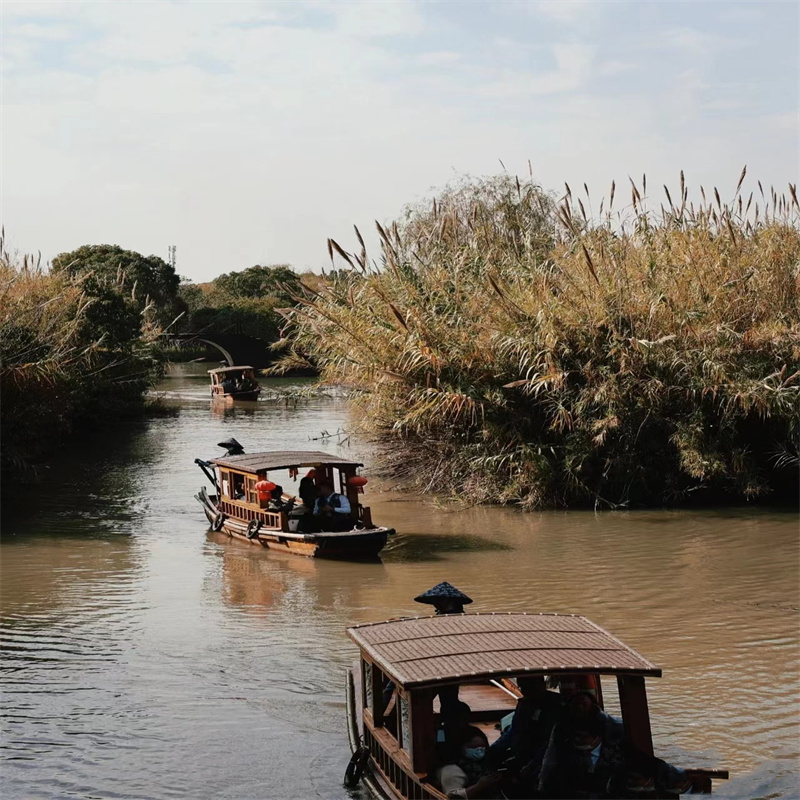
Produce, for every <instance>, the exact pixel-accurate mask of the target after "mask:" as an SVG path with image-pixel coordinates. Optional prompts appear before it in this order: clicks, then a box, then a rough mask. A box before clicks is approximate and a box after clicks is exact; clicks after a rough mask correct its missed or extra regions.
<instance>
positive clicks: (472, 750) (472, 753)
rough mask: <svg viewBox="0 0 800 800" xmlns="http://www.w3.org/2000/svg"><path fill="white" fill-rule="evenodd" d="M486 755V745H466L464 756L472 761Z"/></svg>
mask: <svg viewBox="0 0 800 800" xmlns="http://www.w3.org/2000/svg"><path fill="white" fill-rule="evenodd" d="M485 755H486V748H485V747H465V748H464V758H467V759H469V760H470V761H480V760H481V759H482V758H483V757H484V756H485Z"/></svg>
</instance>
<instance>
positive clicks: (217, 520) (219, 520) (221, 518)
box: [211, 511, 225, 531]
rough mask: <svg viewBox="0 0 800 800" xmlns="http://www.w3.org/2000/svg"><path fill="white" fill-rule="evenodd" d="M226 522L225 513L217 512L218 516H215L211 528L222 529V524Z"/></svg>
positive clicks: (213, 529) (214, 529)
mask: <svg viewBox="0 0 800 800" xmlns="http://www.w3.org/2000/svg"><path fill="white" fill-rule="evenodd" d="M224 524H225V515H224V514H223V513H222V512H221V511H218V512H217V516H216V517H214V521H213V522H212V523H211V530H212V531H221V530H222V526H223V525H224Z"/></svg>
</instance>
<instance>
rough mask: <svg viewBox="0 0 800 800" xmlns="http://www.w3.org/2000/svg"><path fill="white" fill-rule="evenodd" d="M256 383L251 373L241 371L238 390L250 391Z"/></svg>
mask: <svg viewBox="0 0 800 800" xmlns="http://www.w3.org/2000/svg"><path fill="white" fill-rule="evenodd" d="M257 386H258V384H257V383H256V382H255V380H253V377H252V375H251V373H249V372H243V373H242V377H241V378H240V379H239V391H240V392H251V391H253V389H255V388H256V387H257Z"/></svg>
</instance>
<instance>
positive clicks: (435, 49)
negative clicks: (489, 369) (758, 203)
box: [2, 2, 797, 279]
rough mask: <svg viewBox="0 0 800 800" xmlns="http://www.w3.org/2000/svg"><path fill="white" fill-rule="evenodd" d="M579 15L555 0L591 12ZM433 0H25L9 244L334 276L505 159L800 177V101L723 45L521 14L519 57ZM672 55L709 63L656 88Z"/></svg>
mask: <svg viewBox="0 0 800 800" xmlns="http://www.w3.org/2000/svg"><path fill="white" fill-rule="evenodd" d="M561 5H562V4H559V6H561ZM567 5H569V8H570V10H569V11H568V12H567V11H563V10H555V9H553V8H550V9H543V8H542V9H538V11H540V12H541V13H545V14H547V13H549V15H550V17H551V18H555V17H558V15H559V14H560V15H561V18H562V20H564V21H568V20H567V19H566V18H567V17H568V16H569V15H573V16H577V11H576V7H577V4H572V3H569V4H567ZM604 5H605V4H600V6H601V9H602V7H604ZM470 8H472V7H470ZM508 8H514V9H515V8H516V6H514V5H509V6H508ZM426 9H428V11H426ZM429 10H430V9H429V7H428V6H426V4H424V3H423V4H417V3H410V2H409V3H392V4H385V3H382V2H363V3H347V4H341V3H300V2H296V3H261V2H259V3H255V2H254V3H222V2H220V3H205V2H202V3H200V2H198V3H171V2H158V3H141V2H127V3H126V2H113V3H54V4H49V5H48V4H39V3H21V4H10V3H5V4H4V5H3V9H2V12H3V22H4V32H3V42H2V44H3V47H4V58H5V61H6V62H8V61H9V60H11V61H12V62H13V63H12V70H11V71H7V72H6V77H5V78H4V84H3V103H4V108H3V119H2V134H3V151H2V156H3V187H2V188H3V195H2V199H3V208H2V212H3V214H2V216H3V221H4V222H5V225H6V230H7V232H8V233H9V235H10V236H11V238H12V239H13V240H14V244H16V245H17V246H19V247H20V248H22V249H31V250H36V249H39V248H41V249H42V250H43V252H44V253H45V255H46V256H52V255H54V254H55V253H57V252H60V251H62V250H66V249H71V248H73V247H76V246H78V245H80V244H85V243H90V242H111V243H119V244H121V245H123V246H125V247H130V248H133V249H136V250H141V251H144V252H148V253H149V252H156V253H161V254H164V253H166V247H167V245H169V244H177V245H178V259H179V269H180V271H181V272H182V273H184V274H189V275H191V276H193V277H195V278H197V279H207V278H210V277H213V276H214V275H216V274H218V273H219V272H221V271H229V270H231V269H239V268H243V267H245V266H249V265H251V264H253V263H256V262H262V263H263V262H265V261H267V262H281V261H287V262H291V263H294V264H296V265H297V266H299V267H306V266H312V267H318V266H321V265H323V264H325V262H326V258H327V256H326V250H325V240H326V238H327V237H328V236H334V237H336V238H338V239H341V240H342V243H343V244H347V242H348V241H349V237H350V236H351V235H352V234H351V232H352V225H353V224H354V223H356V224H358V225H359V227H360V228H362V230H370V229H371V228H372V221H373V220H374V219H375V218H379V219H382V220H386V219H387V218H391V217H393V216H394V215H396V214H397V213H398V212H399V210H400V209H401V207H402V206H403V205H404V204H405V203H407V202H410V201H414V200H415V199H418V198H420V197H421V196H423V195H425V194H426V193H427V192H428V190H429V188H430V187H432V186H436V185H441V184H443V183H444V182H446V181H447V180H448V179H450V178H451V177H452V176H453V175H454V173H464V172H469V173H476V174H480V173H487V172H495V171H497V170H498V168H499V166H498V158H501V159H502V160H503V161H504V163H505V164H506V166H507V167H508V169H509V170H510V171H512V172H513V171H515V170H519V171H522V172H524V171H526V169H527V167H526V163H527V159H528V158H530V159H531V160H532V161H533V164H534V170H535V174H536V177H537V178H538V179H539V180H541V181H542V182H543V183H545V184H546V185H548V186H554V187H560V186H562V185H563V182H564V180H568V181H569V182H570V183H571V184H573V183H577V184H580V183H582V182H583V181H586V182H588V183H589V184H590V188H591V189H592V191H593V193H597V194H600V193H602V191H604V190H605V189H606V188H607V186H608V184H609V183H610V181H611V179H612V178H614V177H616V178H617V180H618V183H619V182H620V181H621V180H624V177H625V176H626V175H627V174H629V173H630V174H640V173H641V172H643V171H647V172H648V175H649V178H650V179H651V181H652V182H653V185H656V182H657V181H659V180H660V181H661V182H665V181H669V182H673V179H674V177H675V176H676V175H677V173H678V171H679V170H680V169H681V168H685V169H686V170H687V175H693V176H695V180H696V181H697V182H701V181H703V182H705V183H707V184H711V183H714V182H715V181H724V180H727V179H728V175H729V174H731V175H732V178H731V180H733V181H734V182H735V179H736V177H738V171H739V170H740V169H741V165H742V164H743V163H745V162H747V163H748V164H749V165H750V168H749V174H750V175H754V176H760V177H762V178H763V179H764V181H765V182H767V183H771V182H775V183H781V181H783V180H784V176H787V173H790V174H789V176H788V177H786V180H788V179H792V180H796V172H797V149H796V137H797V120H796V117H793V116H792V114H791V113H789V112H790V111H791V109H792V108H794V107H795V106H785V105H784V106H780V107H768V108H763V109H760V110H759V111H753V110H751V109H750V108H749V107H748V98H752V97H753V96H754V95H753V92H754V91H757V89H755V90H754V89H752V88H749V85H745V84H743V83H742V82H741V81H740V82H738V83H737V82H736V78H735V77H734V76H731V77H730V78H726V79H727V80H729V81H731V82H732V83H731V86H730V87H727V88H726V92H725V93H721V91H720V86H721V85H720V83H719V79H716V78H714V77H713V75H712V74H711V73H709V71H708V70H707V68H706V63H705V60H704V59H697V58H694V57H693V56H691V52H693V51H692V48H697V47H701V46H703V47H705V44H704V39H703V38H702V37H703V35H708V36H711V37H712V40H713V41H718V40H715V39H714V37H715V36H721V34H717V33H716V32H714V31H711V32H705V33H704V32H703V31H700V36H699V37H698V36H696V35H694V34H687V33H686V31H685V30H683V29H679V28H676V27H675V26H672V27H671V28H668V34H667V38H666V40H665V39H664V38H661V39H660V40H659V41H660V43H661V45H660V46H661V47H662V49H660V50H657V51H656V54H655V55H653V54H652V53H649V52H648V51H647V50H646V49H644V48H643V49H641V50H637V51H635V52H631V50H630V48H629V47H626V46H625V42H623V39H624V37H623V39H620V40H619V41H618V40H616V39H612V40H610V41H605V42H604V43H603V44H602V46H601V45H599V44H598V43H597V37H596V36H595V35H594V34H592V35H588V34H587V35H586V36H585V37H583V38H581V37H578V36H577V35H576V34H575V33H574V32H571V31H564V36H563V37H562V38H561V39H560V40H558V41H556V42H553V41H551V40H545V39H544V38H543V37H542V36H541V35H540V34H539V26H538V24H537V23H536V22H535V21H532V17H533V16H534V15H531V14H520V15H519V24H518V25H517V26H516V27H515V29H514V30H513V31H512V33H513V36H514V38H513V39H510V40H509V41H507V42H506V43H505V44H502V45H501V46H498V44H497V37H499V36H505V37H506V38H507V39H508V38H509V37H508V36H507V35H506V34H505V33H503V32H502V31H501V30H499V29H498V30H497V31H494V30H493V31H488V30H486V31H484V30H482V29H476V28H474V27H473V28H470V27H468V26H467V23H466V22H465V23H464V26H465V27H462V28H460V27H459V26H458V25H457V24H456V23H455V22H453V21H452V20H450V21H446V22H443V20H442V18H441V17H437V16H436V15H432V14H430V13H428V12H429ZM591 13H593V14H594V15H595V16H597V17H598V19H599V18H600V16H601V14H602V13H604V12H602V10H593V11H592V12H591ZM608 13H609V14H611V13H612V12H608ZM618 13H619V9H617V8H616V7H615V8H614V10H613V14H618ZM472 24H473V25H474V24H475V23H472ZM616 24H617V23H616V21H615V22H614V25H616ZM676 30H677V31H678V32H677V33H676V32H675V31H676ZM693 30H694V29H693ZM20 31H21V32H20ZM662 31H663V28H661V27H659V28H658V29H657V30H654V31H651V32H650V36H649V38H648V37H644V38H645V39H647V40H648V41H650V40H653V41H655V40H657V39H659V37H660V36H661V34H662ZM681 31H682V32H681ZM636 33H637V34H638V32H636ZM609 35H610V34H609ZM670 37H671V38H670ZM630 38H631V32H630V31H629V32H628V33H627V40H626V41H630ZM728 38H730V37H728ZM723 39H725V37H723ZM725 41H727V39H725ZM664 46H668V47H671V48H672V49H673V50H674V51H676V52H677V53H682V54H687V53H688V54H689V55H687V56H686V57H685V58H684V57H681V58H678V57H675V58H674V61H672V60H671V61H670V62H669V64H670V65H673V64H674V72H675V76H677V77H676V79H675V80H674V81H672V82H671V84H670V85H669V86H668V88H667V89H663V88H657V87H654V86H653V85H652V81H651V77H652V76H653V75H654V74H656V73H658V72H659V70H662V69H663V64H662V61H663V59H664V50H663V47H664ZM726 52H728V51H726V50H725V49H724V48H723V50H722V56H721V57H725V53H726ZM736 55H737V57H738V55H739V54H738V53H737V54H736ZM5 68H6V69H8V68H7V67H5ZM637 80H639V84H638V85H637V84H636V81H637ZM748 80H750V81H756V87H757V86H758V82H757V79H756V78H755V77H752V76H751V77H750V78H748ZM787 80H789V79H787ZM793 80H794V84H791V83H786V84H784V88H788V89H791V87H792V85H793V86H794V89H795V98H796V86H797V78H796V76H795V77H794V79H793ZM732 98H733V100H736V101H737V102H738V103H740V104H741V107H737V103H736V102H733V100H732ZM701 115H702V117H701ZM731 115H734V118H733V119H731ZM767 141H769V142H770V146H769V147H765V146H763V145H762V144H760V143H762V142H767ZM733 173H735V174H733Z"/></svg>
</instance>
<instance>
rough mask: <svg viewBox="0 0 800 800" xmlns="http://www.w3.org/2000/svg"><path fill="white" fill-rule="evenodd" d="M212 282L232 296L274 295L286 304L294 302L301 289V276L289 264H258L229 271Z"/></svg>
mask: <svg viewBox="0 0 800 800" xmlns="http://www.w3.org/2000/svg"><path fill="white" fill-rule="evenodd" d="M212 283H213V284H214V286H215V287H216V288H217V289H219V290H220V291H222V292H224V293H225V294H227V295H229V296H230V297H238V298H245V297H246V298H254V297H274V298H276V300H277V301H278V303H279V304H280V303H283V304H284V305H290V304H292V303H293V302H294V300H293V299H292V296H293V295H296V294H297V293H298V292H299V291H300V290H301V283H300V278H299V276H298V275H297V273H296V272H295V271H294V270H293V269H292V268H291V267H290V266H289V265H288V264H275V265H274V266H270V267H262V266H259V265H256V266H254V267H249V268H248V269H244V270H242V271H241V272H228V273H225V274H223V275H220V276H219V277H217V278H214V280H213V281H212Z"/></svg>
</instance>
